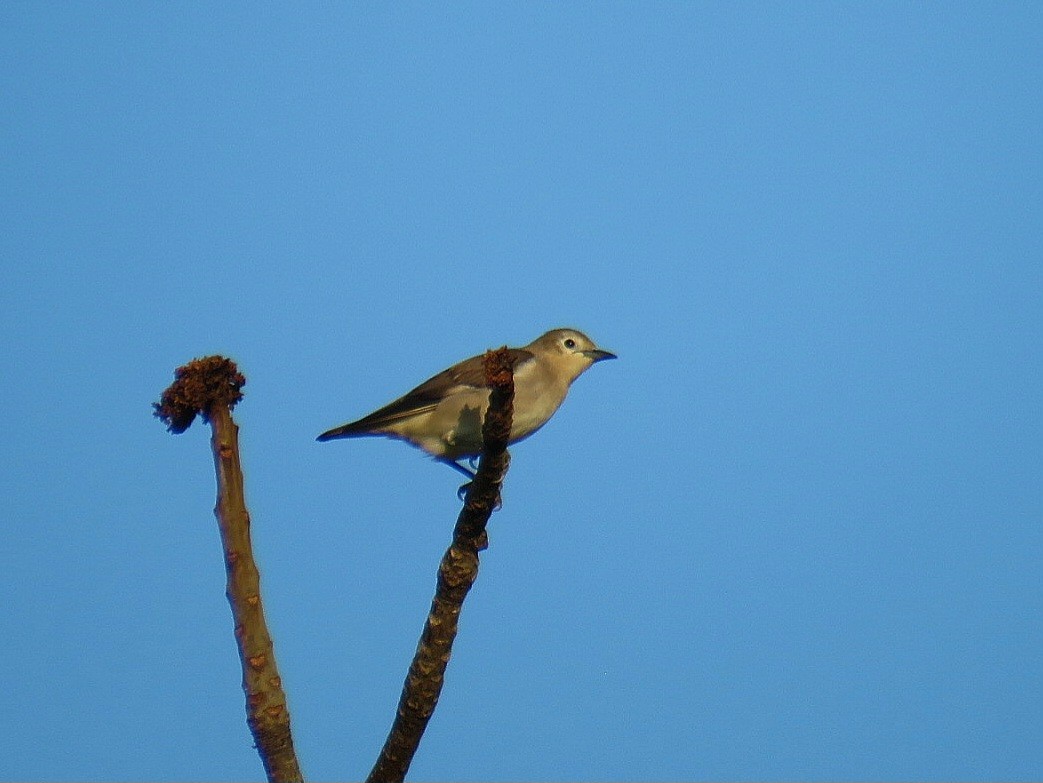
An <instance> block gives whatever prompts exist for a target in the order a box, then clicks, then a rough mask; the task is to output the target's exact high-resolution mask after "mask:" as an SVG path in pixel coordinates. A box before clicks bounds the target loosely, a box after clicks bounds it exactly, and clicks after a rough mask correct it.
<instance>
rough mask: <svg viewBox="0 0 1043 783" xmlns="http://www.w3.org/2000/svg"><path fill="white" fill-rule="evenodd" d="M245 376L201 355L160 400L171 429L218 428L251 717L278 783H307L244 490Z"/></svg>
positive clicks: (229, 558)
mask: <svg viewBox="0 0 1043 783" xmlns="http://www.w3.org/2000/svg"><path fill="white" fill-rule="evenodd" d="M245 383H246V379H245V378H244V377H243V376H242V374H241V373H239V371H238V370H237V369H236V366H235V364H234V363H233V362H232V361H230V360H229V359H224V358H222V357H219V356H209V357H207V358H205V359H196V360H195V361H192V362H190V363H189V364H187V365H185V366H184V367H179V368H178V369H177V371H176V372H175V381H174V383H173V384H172V385H171V386H170V388H168V389H167V390H166V391H164V392H163V397H162V399H161V401H160V402H159V403H157V404H155V405H154V407H155V409H156V416H158V417H159V418H160V419H162V420H163V422H164V423H166V424H167V426H168V428H169V429H170V431H171V432H174V433H181V432H184V431H185V430H186V429H188V427H189V425H190V424H191V423H192V420H193V419H194V418H195V416H196V415H197V414H199V415H201V416H202V417H203V419H204V420H206V421H208V422H209V423H210V425H211V427H212V429H213V435H212V436H211V439H210V445H211V448H212V450H213V454H214V467H215V468H216V471H217V506H216V508H215V509H214V514H215V515H216V517H217V524H218V528H219V530H220V533H221V545H222V547H223V550H224V561H225V571H226V573H227V575H228V582H227V588H226V591H225V594H226V595H227V597H228V603H229V604H230V605H231V607H232V617H233V619H234V622H235V640H236V645H237V646H238V649H239V660H240V662H241V663H242V669H243V691H244V693H245V694H246V722H247V724H248V725H249V727H250V732H251V733H252V734H253V738H254V742H255V744H256V746H257V752H258V754H259V755H260V757H261V763H262V764H264V770H265V773H266V774H267V776H268V780H269V781H271V782H272V783H298V782H300V781H303V780H304V778H303V777H302V776H301V770H300V764H299V763H298V761H297V756H296V754H295V753H294V749H293V737H292V735H291V733H290V713H289V710H288V709H287V706H286V694H285V692H284V691H283V689H282V678H281V677H280V676H279V670H278V668H277V666H276V663H275V652H274V649H273V646H272V637H271V634H269V632H268V625H267V623H266V622H265V619H264V608H263V606H262V604H261V584H260V574H259V572H258V570H257V564H256V563H255V562H254V558H253V547H252V545H251V543H250V514H249V512H248V511H247V509H246V499H245V495H244V491H243V471H242V465H241V463H240V459H239V428H238V427H237V426H236V424H235V422H234V421H233V420H232V413H231V409H232V408H233V407H234V406H235V404H236V403H237V402H238V401H239V400H240V399H241V398H242V393H241V392H240V389H241V388H242V386H243V384H245Z"/></svg>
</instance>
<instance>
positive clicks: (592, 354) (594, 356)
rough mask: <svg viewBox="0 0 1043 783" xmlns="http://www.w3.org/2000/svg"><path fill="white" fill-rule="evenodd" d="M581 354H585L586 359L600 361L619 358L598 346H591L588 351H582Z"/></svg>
mask: <svg viewBox="0 0 1043 783" xmlns="http://www.w3.org/2000/svg"><path fill="white" fill-rule="evenodd" d="M583 355H584V356H586V357H587V358H588V359H590V361H592V362H600V361H603V360H605V359H618V358H619V357H618V356H616V355H615V354H614V353H609V352H608V351H602V350H601V349H600V348H592V349H591V350H589V351H584V352H583Z"/></svg>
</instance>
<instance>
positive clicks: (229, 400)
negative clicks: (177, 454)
mask: <svg viewBox="0 0 1043 783" xmlns="http://www.w3.org/2000/svg"><path fill="white" fill-rule="evenodd" d="M245 385H246V377H245V376H244V375H243V374H242V373H241V372H239V368H238V367H236V365H235V362H233V361H232V360H231V359H226V358H225V357H223V356H206V357H204V358H202V359H193V360H192V361H190V362H189V363H188V364H186V365H184V366H182V367H178V368H177V369H176V370H174V382H173V383H172V384H170V386H168V387H167V388H166V389H165V390H164V391H163V396H162V397H160V400H159V402H154V403H152V407H153V415H154V416H155V417H156V418H158V419H159V420H160V421H162V422H163V423H164V424H166V425H167V430H169V431H170V432H172V433H174V434H175V435H180V434H181V433H182V432H184V431H185V430H187V429H188V428H189V426H190V425H191V424H192V422H193V420H195V417H196V415H197V414H198V415H200V416H202V417H203V421H209V418H210V411H211V410H213V409H214V408H215V407H217V406H223V407H226V408H228V409H229V410H231V409H232V408H234V407H235V405H236V403H237V402H239V400H241V399H242V398H243V392H242V388H243V386H245Z"/></svg>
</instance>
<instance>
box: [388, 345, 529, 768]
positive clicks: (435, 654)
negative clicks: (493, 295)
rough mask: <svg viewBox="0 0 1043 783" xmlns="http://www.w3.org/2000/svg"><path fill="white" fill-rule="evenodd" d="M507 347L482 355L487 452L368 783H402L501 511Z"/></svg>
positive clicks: (509, 391)
mask: <svg viewBox="0 0 1043 783" xmlns="http://www.w3.org/2000/svg"><path fill="white" fill-rule="evenodd" d="M513 364H514V363H513V360H512V359H511V356H510V353H509V352H508V351H507V348H506V347H504V348H501V349H499V350H498V351H487V352H486V354H485V378H486V383H488V384H489V385H490V386H491V387H492V392H491V393H490V395H489V409H488V411H487V412H486V414H485V421H484V423H483V425H482V438H483V440H484V444H485V448H484V450H483V452H482V457H481V460H480V461H479V463H478V471H477V474H476V475H475V477H474V481H472V482H471V485H470V488H469V489H468V491H467V497H466V498H465V500H464V507H463V510H462V511H461V512H460V516H459V517H458V518H457V520H456V528H455V529H454V530H453V542H452V544H450V546H449V549H448V550H446V553H445V555H444V556H443V558H442V562H441V565H439V567H438V583H437V587H436V589H435V597H434V600H433V601H432V603H431V611H430V612H429V613H428V616H427V622H426V623H425V624H424V630H423V633H422V634H421V636H420V644H419V645H418V646H417V651H416V655H415V656H414V657H413V663H412V665H410V667H409V673H408V674H407V675H406V682H405V685H404V686H403V688H402V697H401V699H400V700H399V703H398V711H397V713H396V715H395V721H394V723H393V724H392V726H391V732H390V734H389V735H388V738H387V741H386V742H385V743H384V747H383V749H382V750H381V751H380V756H379V758H378V759H377V763H376V764H375V765H374V767H373V771H372V772H370V773H369V777H368V778H367V783H390V782H391V781H402V780H404V779H405V776H406V772H407V771H408V770H409V765H410V763H411V762H412V760H413V755H414V754H415V753H416V749H417V746H418V745H419V744H420V738H421V737H422V736H423V734H424V729H426V728H427V723H428V721H429V720H430V719H431V715H432V714H433V713H434V710H435V705H436V704H437V703H438V696H439V694H440V693H441V691H442V684H443V682H444V677H445V670H446V666H447V665H448V664H449V656H450V655H451V653H452V648H453V640H454V639H455V638H456V632H457V623H458V621H459V618H460V610H461V609H462V607H463V602H464V598H466V597H467V593H468V591H469V590H470V589H471V586H472V585H473V584H474V581H475V579H476V578H477V577H478V553H479V552H480V551H481V550H483V549H485V548H486V547H487V546H488V544H489V541H488V537H487V536H486V532H485V526H486V524H487V523H488V521H489V516H490V515H491V514H492V512H493V511H495V510H496V509H497V508H499V505H500V486H501V484H502V483H503V478H504V475H505V474H506V473H507V466H508V465H509V464H510V454H508V453H507V441H508V440H509V438H510V433H511V422H512V419H513V418H514V367H513Z"/></svg>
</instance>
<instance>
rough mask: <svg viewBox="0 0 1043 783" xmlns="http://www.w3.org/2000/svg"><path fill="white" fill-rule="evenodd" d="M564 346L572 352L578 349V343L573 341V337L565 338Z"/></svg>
mask: <svg viewBox="0 0 1043 783" xmlns="http://www.w3.org/2000/svg"><path fill="white" fill-rule="evenodd" d="M562 345H564V346H565V347H566V348H568V349H569V350H570V351H571V350H572V349H573V348H575V347H576V341H575V340H573V339H572V338H571V337H566V338H565V342H564V343H562Z"/></svg>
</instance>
